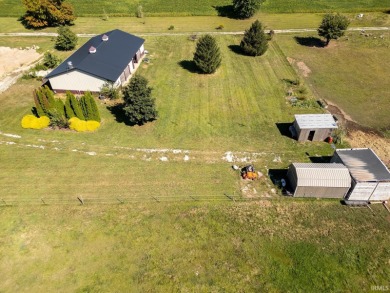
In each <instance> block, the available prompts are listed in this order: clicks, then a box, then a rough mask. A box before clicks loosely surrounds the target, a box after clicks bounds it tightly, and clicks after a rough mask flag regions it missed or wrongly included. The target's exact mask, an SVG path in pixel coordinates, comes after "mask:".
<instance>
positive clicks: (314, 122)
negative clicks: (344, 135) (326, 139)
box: [295, 114, 338, 129]
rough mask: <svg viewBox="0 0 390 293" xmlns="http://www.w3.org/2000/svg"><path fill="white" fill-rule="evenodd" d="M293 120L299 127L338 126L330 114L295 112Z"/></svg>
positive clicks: (332, 127)
mask: <svg viewBox="0 0 390 293" xmlns="http://www.w3.org/2000/svg"><path fill="white" fill-rule="evenodd" d="M295 120H296V121H297V123H298V126H299V128H300V129H315V128H329V129H334V128H338V126H337V123H336V121H335V120H334V119H333V116H332V115H331V114H297V115H295Z"/></svg>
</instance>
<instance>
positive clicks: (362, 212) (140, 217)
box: [0, 199, 390, 292]
mask: <svg viewBox="0 0 390 293" xmlns="http://www.w3.org/2000/svg"><path fill="white" fill-rule="evenodd" d="M373 211H374V213H372V212H371V211H370V210H369V209H366V208H360V209H351V208H349V207H346V206H341V205H340V204H339V203H338V202H333V201H317V200H313V201H310V200H309V201H308V200H303V201H295V200H288V199H284V200H283V201H257V202H248V203H237V202H236V203H233V202H225V203H221V202H219V203H204V202H203V203H196V202H191V203H135V204H124V205H121V204H119V203H118V204H117V205H92V206H91V205H88V206H75V205H73V206H70V205H65V206H63V205H50V206H19V207H2V208H1V209H0V219H1V224H0V273H1V276H2V282H0V290H1V291H4V292H43V291H46V292H57V291H61V292H63V291H67V292H195V291H196V292H221V291H222V292H286V291H290V292H362V291H370V290H371V289H372V288H375V287H374V286H387V284H388V281H389V279H388V276H389V275H390V269H389V264H388V261H389V253H390V250H389V245H388V244H389V241H388V240H389V237H390V235H389V231H390V224H389V215H388V213H387V211H386V210H385V209H384V208H383V207H382V206H378V205H377V206H373Z"/></svg>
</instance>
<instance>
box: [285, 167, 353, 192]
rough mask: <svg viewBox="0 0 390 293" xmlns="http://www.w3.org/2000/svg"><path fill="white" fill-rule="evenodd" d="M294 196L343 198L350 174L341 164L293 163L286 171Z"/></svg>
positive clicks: (346, 190)
mask: <svg viewBox="0 0 390 293" xmlns="http://www.w3.org/2000/svg"><path fill="white" fill-rule="evenodd" d="M287 179H288V181H289V183H290V187H291V188H292V189H293V190H294V196H295V197H321V198H344V196H345V195H346V194H347V193H348V190H349V188H350V187H351V176H350V175H349V172H348V169H347V168H346V167H345V166H344V165H343V164H337V163H293V164H291V165H290V167H289V169H288V172H287Z"/></svg>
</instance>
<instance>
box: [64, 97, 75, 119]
mask: <svg viewBox="0 0 390 293" xmlns="http://www.w3.org/2000/svg"><path fill="white" fill-rule="evenodd" d="M71 96H73V94H72V93H71V92H69V91H67V92H66V100H65V115H66V118H68V119H70V118H72V117H75V116H76V115H75V113H74V111H73V108H72V105H71V103H70V97H71Z"/></svg>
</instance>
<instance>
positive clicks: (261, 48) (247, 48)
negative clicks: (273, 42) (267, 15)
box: [240, 20, 268, 56]
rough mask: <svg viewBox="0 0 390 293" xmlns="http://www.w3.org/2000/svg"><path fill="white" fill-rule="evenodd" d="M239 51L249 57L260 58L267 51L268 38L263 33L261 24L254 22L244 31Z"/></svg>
mask: <svg viewBox="0 0 390 293" xmlns="http://www.w3.org/2000/svg"><path fill="white" fill-rule="evenodd" d="M240 47H241V49H242V50H243V51H244V53H245V54H247V55H250V56H260V55H263V54H264V53H265V51H267V49H268V36H267V35H266V34H265V33H264V30H263V27H262V25H261V22H260V21H258V20H256V21H255V22H254V23H252V26H251V27H250V29H249V30H246V31H245V34H244V38H243V39H242V41H241V43H240Z"/></svg>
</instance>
